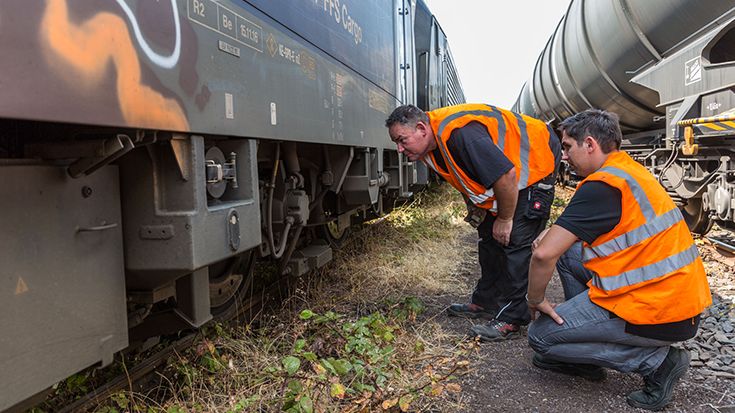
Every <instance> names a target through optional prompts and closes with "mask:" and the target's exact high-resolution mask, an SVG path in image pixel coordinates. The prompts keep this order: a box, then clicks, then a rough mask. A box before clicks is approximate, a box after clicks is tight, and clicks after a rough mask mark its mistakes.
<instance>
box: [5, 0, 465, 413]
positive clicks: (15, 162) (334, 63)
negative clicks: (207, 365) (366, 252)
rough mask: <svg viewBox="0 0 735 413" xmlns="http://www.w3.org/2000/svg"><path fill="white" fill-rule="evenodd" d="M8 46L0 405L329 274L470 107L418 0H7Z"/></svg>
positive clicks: (422, 180)
mask: <svg viewBox="0 0 735 413" xmlns="http://www.w3.org/2000/svg"><path fill="white" fill-rule="evenodd" d="M0 51H2V56H3V57H2V59H0V180H1V181H2V182H3V185H2V186H0V211H2V213H1V214H2V215H0V262H2V272H1V273H0V274H1V275H0V281H1V282H2V288H0V331H1V332H2V333H1V334H0V411H5V410H6V409H13V410H16V409H18V408H21V407H22V406H23V405H26V404H27V402H28V398H29V397H31V396H33V395H34V394H36V393H38V392H40V391H42V390H43V389H45V388H48V387H49V386H52V385H53V384H54V383H56V382H58V381H59V380H63V379H64V378H66V377H68V376H70V375H72V374H73V373H75V372H77V371H79V370H81V369H84V368H86V367H88V366H92V365H96V364H97V365H106V364H108V363H110V361H111V360H112V358H113V355H114V354H115V353H116V352H118V351H120V350H122V349H124V348H126V347H128V346H129V344H130V343H132V342H138V341H141V340H144V339H146V338H148V337H151V336H156V335H162V334H166V333H171V332H175V331H179V330H182V329H190V328H197V327H200V326H202V325H203V324H204V323H206V322H208V321H210V320H211V319H212V318H213V317H218V316H220V315H222V314H227V313H228V312H230V311H232V310H233V309H234V308H235V307H237V306H238V304H239V300H240V295H238V292H240V291H242V289H243V288H244V287H246V286H247V285H248V284H249V283H250V282H251V281H252V278H251V277H252V271H251V269H252V267H253V266H252V265H242V263H250V264H252V262H254V260H255V259H256V258H257V259H259V260H270V261H272V262H273V263H274V264H275V266H276V267H277V268H278V271H280V272H281V273H284V274H291V275H300V274H303V273H306V272H307V271H309V270H311V269H313V268H316V267H320V266H322V265H324V264H325V263H326V262H327V261H329V260H330V259H331V258H332V249H331V247H332V245H333V242H334V241H335V240H336V239H339V238H340V237H341V236H343V234H344V233H345V230H346V229H347V228H348V227H349V226H350V225H351V224H353V223H355V222H356V221H361V220H364V219H368V218H370V217H373V216H376V215H379V214H382V213H383V212H385V211H387V210H388V209H390V208H391V207H392V205H393V202H394V201H395V200H397V199H401V198H407V197H410V196H411V195H412V192H413V191H414V190H416V189H417V188H419V187H421V186H422V185H424V184H426V182H427V179H428V174H427V172H426V170H425V169H422V168H421V167H420V165H417V164H414V163H411V162H408V161H407V159H405V158H403V156H402V155H400V154H399V153H398V152H397V151H396V149H395V146H394V145H393V144H392V143H391V142H390V140H389V138H388V136H387V133H386V130H385V128H384V126H383V122H384V120H385V119H386V117H387V116H388V114H389V113H390V112H391V111H392V110H393V108H394V107H395V106H396V105H398V104H402V103H416V104H418V105H420V106H422V107H423V108H424V109H427V110H428V109H433V108H435V107H437V106H439V105H445V104H456V103H461V102H463V101H464V97H463V94H462V89H461V86H460V84H459V81H458V78H457V73H456V70H455V68H454V64H453V61H452V59H451V54H450V52H449V49H448V46H447V41H446V36H445V35H444V33H443V32H442V30H441V28H440V27H439V25H438V23H437V21H436V19H435V18H434V17H433V16H432V14H431V12H430V11H429V9H428V8H427V7H426V5H425V4H424V3H423V1H422V0H373V1H369V2H368V1H358V0H299V1H274V0H246V1H245V0H162V1H155V2H154V1H147V0H137V1H136V0H114V1H113V0H74V1H71V0H44V1H34V2H28V1H24V0H4V1H3V2H2V4H0Z"/></svg>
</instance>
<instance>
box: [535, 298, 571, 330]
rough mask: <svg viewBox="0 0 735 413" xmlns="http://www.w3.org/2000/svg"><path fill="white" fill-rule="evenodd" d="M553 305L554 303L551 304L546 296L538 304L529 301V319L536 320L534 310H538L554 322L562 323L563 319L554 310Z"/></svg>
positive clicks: (554, 305)
mask: <svg viewBox="0 0 735 413" xmlns="http://www.w3.org/2000/svg"><path fill="white" fill-rule="evenodd" d="M554 307H556V304H551V303H550V302H549V300H547V299H546V298H544V299H543V301H541V302H540V303H538V304H535V303H531V302H529V303H528V311H530V312H531V320H536V312H537V311H538V312H539V313H544V314H546V315H548V316H549V317H551V319H552V320H554V322H556V324H559V325H561V324H564V320H563V319H562V318H561V317H560V316H559V314H557V313H556V311H554Z"/></svg>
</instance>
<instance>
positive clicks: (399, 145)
mask: <svg viewBox="0 0 735 413" xmlns="http://www.w3.org/2000/svg"><path fill="white" fill-rule="evenodd" d="M396 146H398V153H403V151H404V149H405V148H404V147H403V145H401V144H400V143H397V144H396Z"/></svg>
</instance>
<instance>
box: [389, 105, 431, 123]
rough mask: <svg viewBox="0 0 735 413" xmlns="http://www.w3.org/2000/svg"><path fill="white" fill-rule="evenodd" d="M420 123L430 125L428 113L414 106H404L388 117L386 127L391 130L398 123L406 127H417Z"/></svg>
mask: <svg viewBox="0 0 735 413" xmlns="http://www.w3.org/2000/svg"><path fill="white" fill-rule="evenodd" d="M419 121H421V122H424V123H427V124H428V123H429V116H428V115H427V114H426V112H424V111H423V110H421V109H419V108H417V107H416V106H414V105H403V106H399V107H397V108H396V109H395V110H394V111H393V113H391V114H390V116H388V119H386V120H385V127H386V128H390V127H391V126H393V125H395V124H397V123H398V124H401V125H404V126H416V124H417V123H418V122H419Z"/></svg>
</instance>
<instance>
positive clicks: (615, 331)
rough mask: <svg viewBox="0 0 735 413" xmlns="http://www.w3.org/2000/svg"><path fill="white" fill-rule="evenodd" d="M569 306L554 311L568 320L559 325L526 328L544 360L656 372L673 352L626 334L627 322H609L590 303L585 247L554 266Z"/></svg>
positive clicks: (544, 319) (547, 321) (545, 320)
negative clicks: (583, 258) (583, 259)
mask: <svg viewBox="0 0 735 413" xmlns="http://www.w3.org/2000/svg"><path fill="white" fill-rule="evenodd" d="M556 269H557V271H558V273H559V278H560V279H561V283H562V286H563V287H564V297H565V299H566V301H564V302H563V303H561V304H559V305H558V306H557V307H556V309H555V310H556V312H557V314H559V316H561V318H562V319H563V320H564V323H563V324H562V325H558V324H556V322H554V320H552V319H551V317H549V316H547V315H545V314H542V315H541V316H540V317H539V318H538V319H537V320H536V321H534V322H533V323H531V326H530V327H529V329H528V343H529V344H530V346H531V348H533V349H534V350H535V351H536V352H538V353H540V354H541V355H543V356H545V357H548V358H550V359H553V360H558V361H563V362H567V363H584V364H594V365H597V366H602V367H608V368H611V369H615V370H618V371H621V372H624V373H627V372H634V373H639V374H642V375H644V376H645V375H648V374H650V373H653V372H654V371H655V370H656V369H657V368H658V367H659V366H660V365H661V363H663V361H664V358H666V354H667V353H668V352H669V346H670V345H671V344H672V342H670V341H662V340H655V339H651V338H645V337H640V336H636V335H633V334H629V333H626V332H625V320H623V319H621V318H617V317H611V316H610V312H609V311H607V310H606V309H604V308H602V307H600V306H598V305H596V304H594V303H592V302H591V301H590V299H589V294H587V291H588V287H587V285H586V284H587V281H589V280H590V278H591V277H592V273H591V272H590V271H589V270H588V269H586V268H584V266H583V265H582V243H581V242H577V243H575V244H574V245H573V246H572V247H571V248H569V250H567V252H565V253H564V255H562V257H561V258H560V259H559V262H558V263H557V264H556Z"/></svg>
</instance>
